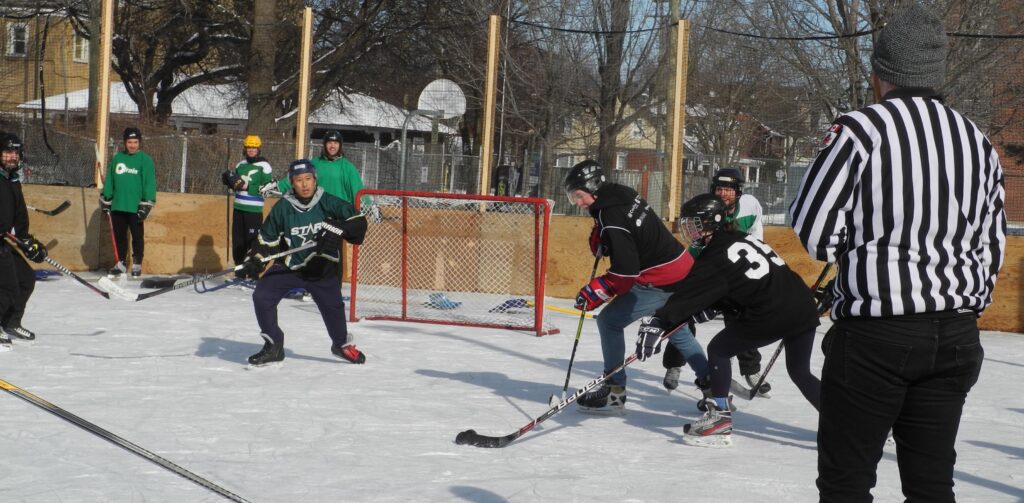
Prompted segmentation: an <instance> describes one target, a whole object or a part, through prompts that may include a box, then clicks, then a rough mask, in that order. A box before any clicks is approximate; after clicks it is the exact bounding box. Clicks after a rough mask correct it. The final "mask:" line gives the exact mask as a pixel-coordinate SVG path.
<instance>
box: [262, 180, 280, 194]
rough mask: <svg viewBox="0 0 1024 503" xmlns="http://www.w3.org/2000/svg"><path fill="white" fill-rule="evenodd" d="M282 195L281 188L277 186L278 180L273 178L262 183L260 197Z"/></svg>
mask: <svg viewBox="0 0 1024 503" xmlns="http://www.w3.org/2000/svg"><path fill="white" fill-rule="evenodd" d="M280 195H281V189H279V188H278V187H277V180H271V181H269V182H267V183H264V184H263V185H260V197H262V198H267V197H276V196H280Z"/></svg>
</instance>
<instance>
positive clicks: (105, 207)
mask: <svg viewBox="0 0 1024 503" xmlns="http://www.w3.org/2000/svg"><path fill="white" fill-rule="evenodd" d="M111 203H113V201H112V200H110V199H106V198H104V197H103V196H100V211H102V212H103V213H104V214H105V215H109V214H110V204H111Z"/></svg>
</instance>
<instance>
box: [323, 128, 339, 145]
mask: <svg viewBox="0 0 1024 503" xmlns="http://www.w3.org/2000/svg"><path fill="white" fill-rule="evenodd" d="M329 141H336V142H338V143H341V131H338V130H337V129H332V130H330V131H328V132H327V133H325V134H324V145H327V142H329Z"/></svg>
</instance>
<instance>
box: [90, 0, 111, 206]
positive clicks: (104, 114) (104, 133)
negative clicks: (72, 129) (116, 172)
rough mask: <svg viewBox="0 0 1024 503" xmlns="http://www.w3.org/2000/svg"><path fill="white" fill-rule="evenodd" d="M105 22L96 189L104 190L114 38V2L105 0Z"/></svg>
mask: <svg viewBox="0 0 1024 503" xmlns="http://www.w3.org/2000/svg"><path fill="white" fill-rule="evenodd" d="M102 16H103V21H101V22H100V60H99V65H100V81H99V85H98V86H97V90H96V91H97V93H98V94H99V100H98V101H97V102H96V169H95V171H94V177H95V179H96V180H95V181H96V187H97V188H100V189H102V188H103V177H104V176H105V174H106V169H107V141H108V139H109V138H110V131H108V130H107V129H108V128H109V125H108V124H107V118H108V116H109V115H110V60H111V54H112V53H113V48H112V46H111V40H112V39H113V36H114V0H103V7H102Z"/></svg>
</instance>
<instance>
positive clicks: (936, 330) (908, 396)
mask: <svg viewBox="0 0 1024 503" xmlns="http://www.w3.org/2000/svg"><path fill="white" fill-rule="evenodd" d="M822 349H823V350H824V352H825V365H824V367H823V368H822V369H821V409H820V413H819V415H818V480H817V483H818V491H819V493H820V498H821V499H820V500H821V501H822V502H829V503H831V502H843V503H847V502H865V503H866V502H869V501H871V500H872V497H871V493H870V491H871V488H872V487H874V486H875V480H876V474H875V471H876V469H877V466H878V460H879V459H880V458H881V457H882V447H883V445H885V437H886V433H887V432H888V431H889V429H890V428H892V434H893V439H895V440H896V462H897V464H898V465H899V470H900V481H901V482H902V485H903V494H904V496H906V501H908V502H911V503H917V502H928V503H945V502H953V501H955V497H954V495H953V465H954V463H955V462H956V450H955V449H954V443H955V442H956V434H957V430H958V428H959V426H960V413H961V411H962V410H963V406H964V400H965V399H966V397H967V392H968V391H970V389H971V387H972V386H973V385H974V383H975V382H977V380H978V374H979V372H980V371H981V362H982V360H983V359H984V357H985V351H984V350H983V349H982V347H981V341H980V339H979V337H978V323H977V317H976V316H975V314H974V313H973V312H968V313H963V314H961V313H956V312H948V311H947V312H942V313H925V314H913V315H904V316H893V317H889V318H854V319H841V320H838V321H836V322H835V324H834V325H833V326H832V329H831V330H829V333H828V334H827V335H826V336H825V340H824V341H823V342H822Z"/></svg>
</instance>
